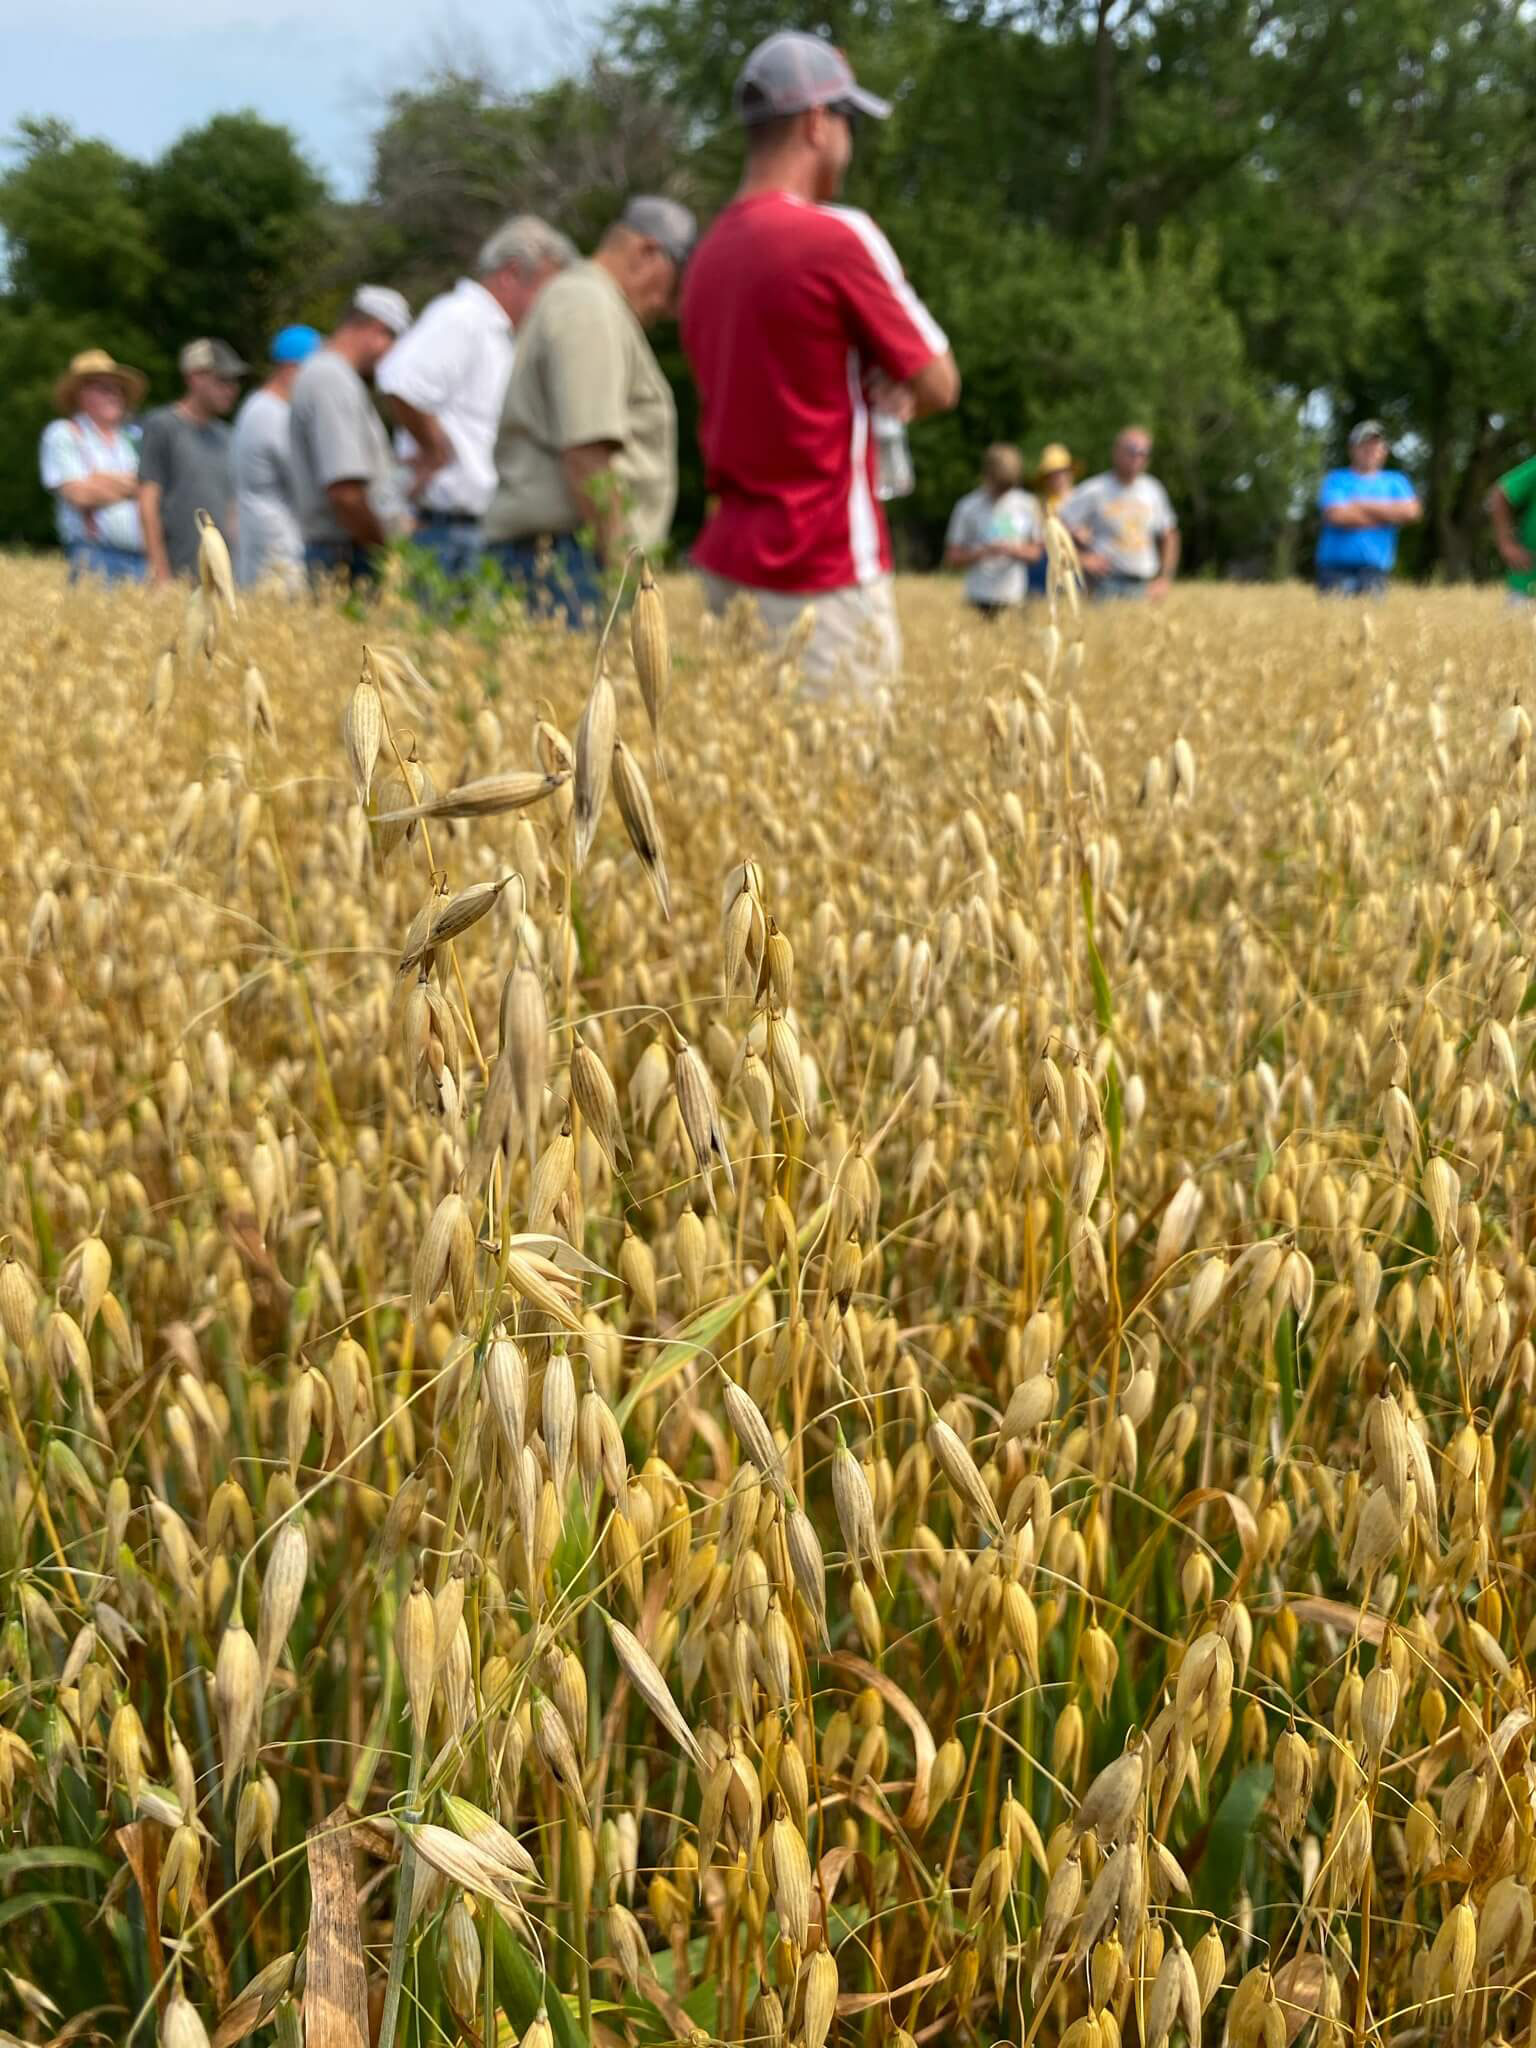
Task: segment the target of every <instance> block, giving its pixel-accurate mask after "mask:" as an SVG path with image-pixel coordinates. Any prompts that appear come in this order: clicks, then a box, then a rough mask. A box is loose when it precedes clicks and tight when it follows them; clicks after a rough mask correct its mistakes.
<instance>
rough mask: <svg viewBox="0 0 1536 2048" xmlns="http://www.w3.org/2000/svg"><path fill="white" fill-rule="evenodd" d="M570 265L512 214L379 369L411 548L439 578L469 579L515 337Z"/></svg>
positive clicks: (550, 233)
mask: <svg viewBox="0 0 1536 2048" xmlns="http://www.w3.org/2000/svg"><path fill="white" fill-rule="evenodd" d="M575 260H576V251H575V249H574V247H573V246H572V244H571V243H570V242H568V241H567V240H566V238H565V236H564V235H562V234H560V233H559V232H558V230H556V229H555V228H552V227H550V225H549V224H548V222H547V221H542V220H540V219H539V218H538V216H537V215H536V214H531V213H520V214H515V215H514V216H513V217H512V219H510V220H508V221H505V222H503V224H502V225H501V226H500V227H499V228H498V229H497V230H496V232H495V234H493V235H492V236H491V237H490V238H489V240H487V241H486V242H485V243H484V245H483V246H482V248H481V250H480V258H479V261H478V263H477V264H476V266H475V268H476V274H475V276H474V277H461V278H460V279H459V281H458V283H457V284H456V285H455V286H454V288H453V290H452V291H451V292H444V293H443V294H442V296H441V297H440V298H436V299H434V300H433V301H432V303H431V304H430V305H429V306H428V307H427V309H426V311H425V312H424V313H423V314H422V316H421V318H420V319H419V320H418V321H417V322H416V324H415V326H414V327H412V329H411V330H410V332H409V334H407V335H405V336H404V338H403V339H402V340H400V341H398V342H396V344H395V346H394V347H393V348H392V349H391V350H390V352H389V354H388V355H387V356H386V357H385V358H384V360H383V362H382V363H381V364H380V365H379V369H378V374H377V378H376V383H377V386H378V390H379V393H380V395H381V397H382V398H383V401H384V406H385V409H386V411H387V412H388V413H389V415H390V417H391V419H392V420H393V421H394V423H395V425H396V426H397V427H398V428H399V429H400V432H399V435H398V437H397V441H396V446H397V448H398V451H399V453H400V455H401V457H402V459H403V460H404V461H406V462H408V463H409V464H410V466H411V469H412V471H413V473H414V478H415V481H414V485H413V496H414V497H415V499H416V502H417V504H418V506H419V507H420V521H419V524H418V525H417V528H416V533H415V540H416V544H417V545H418V547H423V548H426V549H427V550H428V551H429V553H431V554H432V556H433V557H434V558H435V560H436V561H437V563H438V565H439V567H440V568H441V569H442V571H443V573H444V574H445V575H446V576H450V577H453V578H455V579H458V578H461V577H464V576H468V575H470V574H472V573H473V571H474V568H475V565H476V562H477V560H478V558H479V552H480V522H481V520H482V519H483V517H484V516H485V512H486V510H487V508H488V507H489V505H490V502H491V499H492V497H493V496H494V495H495V491H496V463H495V458H494V450H495V445H496V428H497V424H498V422H499V421H500V419H501V407H502V401H503V399H504V398H505V397H506V393H507V382H508V379H509V378H510V377H511V375H512V360H513V355H514V353H515V348H516V336H517V330H518V329H519V328H520V327H521V326H522V324H523V322H524V320H525V319H526V318H527V316H528V313H529V310H530V309H531V307H532V305H533V302H534V300H535V299H536V298H537V297H538V295H539V293H540V292H541V291H542V290H543V288H544V286H545V285H546V284H547V283H548V282H549V280H550V279H551V278H552V277H553V276H555V274H556V273H557V272H558V271H561V270H564V269H565V268H566V267H567V266H568V265H569V264H571V263H573V262H574V261H575Z"/></svg>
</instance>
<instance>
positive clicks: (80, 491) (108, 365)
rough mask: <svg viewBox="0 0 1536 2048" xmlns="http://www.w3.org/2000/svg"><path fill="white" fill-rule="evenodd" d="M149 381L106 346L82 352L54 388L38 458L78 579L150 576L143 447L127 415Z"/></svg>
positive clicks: (112, 580)
mask: <svg viewBox="0 0 1536 2048" xmlns="http://www.w3.org/2000/svg"><path fill="white" fill-rule="evenodd" d="M146 389H147V382H146V379H145V378H144V376H143V374H142V373H141V372H140V371H138V370H130V369H129V368H128V367H127V366H126V364H123V363H115V362H113V360H112V358H111V357H110V356H109V355H108V354H107V352H106V350H105V349H101V348H88V349H86V350H85V351H84V352H83V353H82V354H80V355H77V356H76V357H75V359H74V361H73V362H72V363H71V364H70V366H69V368H68V369H67V370H66V371H65V372H64V375H63V376H62V377H61V378H60V379H59V381H58V383H57V384H56V385H55V386H54V388H53V395H54V402H55V404H56V406H57V407H58V411H59V417H58V419H56V420H53V421H50V423H49V424H48V426H46V427H45V428H44V429H43V438H42V442H41V445H40V448H39V453H38V466H39V468H40V470H41V472H42V478H43V486H44V488H45V489H46V490H47V491H49V492H50V493H51V495H52V497H53V508H54V520H55V523H56V525H57V527H58V531H59V540H60V542H61V543H62V545H63V547H64V551H65V553H66V554H67V555H68V556H69V573H70V576H71V579H73V578H74V577H77V576H85V575H92V576H104V577H105V578H106V580H107V582H109V583H142V582H143V581H144V536H143V533H142V531H141V529H140V526H139V502H138V487H139V451H138V448H137V446H136V445H135V443H134V441H133V439H132V437H131V436H130V435H129V434H128V433H127V432H126V430H125V424H124V423H125V421H126V420H127V417H128V415H129V413H130V412H133V411H135V410H136V409H137V408H138V406H139V405H140V404H142V402H143V399H144V393H145V390H146Z"/></svg>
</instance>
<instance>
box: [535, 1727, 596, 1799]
mask: <svg viewBox="0 0 1536 2048" xmlns="http://www.w3.org/2000/svg"><path fill="white" fill-rule="evenodd" d="M533 1739H534V1741H535V1743H536V1744H537V1745H538V1751H539V1755H540V1756H541V1757H542V1758H543V1759H544V1762H545V1765H546V1767H547V1768H548V1770H549V1774H550V1776H551V1777H552V1778H553V1779H554V1781H555V1783H556V1785H558V1786H559V1788H560V1790H561V1791H562V1792H563V1793H564V1794H565V1795H566V1797H567V1798H568V1799H569V1800H570V1801H571V1804H572V1805H573V1806H574V1807H575V1809H576V1811H577V1813H578V1814H579V1815H580V1817H581V1819H582V1820H583V1821H584V1822H586V1823H587V1824H588V1825H590V1816H589V1814H588V1811H587V1795H586V1791H585V1788H584V1787H583V1785H582V1782H581V1765H580V1763H579V1761H578V1760H577V1756H576V1751H575V1748H574V1746H573V1745H572V1742H571V1737H570V1731H569V1730H568V1729H567V1727H566V1725H565V1722H564V1721H563V1720H562V1719H561V1717H560V1712H559V1709H558V1708H557V1707H556V1706H555V1704H554V1702H553V1701H552V1700H549V1699H546V1698H544V1697H543V1696H542V1695H540V1696H539V1697H538V1698H536V1699H535V1700H534V1703H533Z"/></svg>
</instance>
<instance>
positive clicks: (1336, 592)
mask: <svg viewBox="0 0 1536 2048" xmlns="http://www.w3.org/2000/svg"><path fill="white" fill-rule="evenodd" d="M1389 581H1390V578H1389V576H1388V574H1387V571H1386V570H1385V569H1372V568H1370V567H1369V566H1368V565H1367V564H1365V563H1363V562H1319V563H1318V565H1317V587H1318V589H1319V590H1320V591H1321V592H1322V593H1323V595H1324V596H1325V597H1380V596H1381V594H1382V592H1383V591H1384V590H1385V589H1386V587H1387V584H1388V582H1389Z"/></svg>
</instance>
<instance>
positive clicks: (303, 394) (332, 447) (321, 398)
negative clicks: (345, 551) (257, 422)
mask: <svg viewBox="0 0 1536 2048" xmlns="http://www.w3.org/2000/svg"><path fill="white" fill-rule="evenodd" d="M289 447H290V452H291V457H292V462H293V496H294V509H295V511H296V512H297V514H298V520H299V530H300V532H301V533H302V534H303V536H304V542H305V545H306V546H307V547H310V546H314V545H316V544H318V543H330V542H340V541H345V540H346V539H347V538H348V535H347V531H346V528H345V527H344V526H343V524H342V522H341V520H340V519H339V518H338V517H337V513H336V509H335V506H334V504H333V503H332V500H331V496H330V487H331V486H332V485H333V484H334V483H336V482H337V481H338V480H339V479H342V478H346V479H349V480H352V481H356V482H360V483H362V484H364V485H365V486H366V491H367V496H368V499H369V501H370V503H372V504H373V505H374V509H375V511H376V513H381V514H382V513H384V512H386V511H387V510H389V509H390V508H389V506H388V503H387V500H388V496H389V494H388V490H387V480H388V477H389V473H390V467H391V457H390V450H389V436H388V434H387V433H386V432H385V428H384V422H383V421H382V420H381V419H380V417H379V414H378V409H377V408H376V407H375V405H374V402H373V399H372V397H371V395H370V393H369V390H368V386H367V385H366V384H365V383H364V382H363V379H362V378H361V377H360V376H359V375H358V373H357V371H356V370H355V369H354V368H353V367H352V365H351V364H350V363H349V362H347V361H346V359H345V358H344V357H343V356H341V355H339V354H338V353H337V352H336V350H335V349H332V348H322V349H318V350H317V351H316V352H315V354H314V355H312V356H311V357H310V358H309V361H308V362H307V363H305V364H304V366H303V368H302V369H301V370H300V371H299V374H298V377H297V378H296V379H295V381H294V386H293V400H292V404H291V408H290V419H289ZM381 500H382V501H385V502H381Z"/></svg>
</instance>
